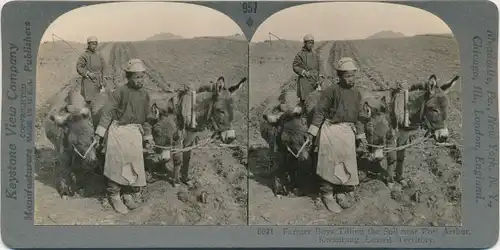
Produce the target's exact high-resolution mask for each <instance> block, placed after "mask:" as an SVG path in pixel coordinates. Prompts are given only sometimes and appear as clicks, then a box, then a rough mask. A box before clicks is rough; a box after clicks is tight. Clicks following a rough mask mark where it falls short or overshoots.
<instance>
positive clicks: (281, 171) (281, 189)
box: [272, 151, 288, 197]
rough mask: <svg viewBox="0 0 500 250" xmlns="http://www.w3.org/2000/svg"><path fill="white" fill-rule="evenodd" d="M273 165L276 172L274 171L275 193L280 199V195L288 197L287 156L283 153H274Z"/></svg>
mask: <svg viewBox="0 0 500 250" xmlns="http://www.w3.org/2000/svg"><path fill="white" fill-rule="evenodd" d="M273 164H274V165H275V170H274V171H273V187H272V189H273V192H274V195H275V196H277V197H280V195H287V194H288V192H287V190H286V188H287V187H286V179H287V178H286V177H287V173H286V167H285V164H286V162H285V156H284V155H283V152H282V151H278V152H274V159H273Z"/></svg>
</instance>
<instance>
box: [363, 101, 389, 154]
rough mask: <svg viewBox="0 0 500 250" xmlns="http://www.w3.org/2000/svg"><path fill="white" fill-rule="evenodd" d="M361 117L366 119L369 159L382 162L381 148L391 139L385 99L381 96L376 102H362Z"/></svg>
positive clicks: (382, 152)
mask: <svg viewBox="0 0 500 250" xmlns="http://www.w3.org/2000/svg"><path fill="white" fill-rule="evenodd" d="M363 115H364V117H365V118H366V122H365V135H366V140H367V142H368V144H370V146H369V152H370V154H371V158H372V159H374V160H377V161H379V160H382V159H383V158H384V151H383V147H384V146H386V145H387V144H388V140H390V139H392V130H391V125H390V116H389V106H388V103H387V100H386V97H385V96H383V97H382V98H381V99H380V100H378V101H376V102H373V101H372V102H370V101H366V100H365V101H364V103H363Z"/></svg>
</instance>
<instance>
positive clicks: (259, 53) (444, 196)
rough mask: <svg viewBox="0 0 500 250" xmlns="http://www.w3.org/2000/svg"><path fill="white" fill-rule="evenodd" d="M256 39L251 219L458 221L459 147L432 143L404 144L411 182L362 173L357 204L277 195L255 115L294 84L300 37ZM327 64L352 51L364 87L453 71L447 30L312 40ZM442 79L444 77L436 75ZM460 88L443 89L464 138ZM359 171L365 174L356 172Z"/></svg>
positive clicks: (456, 133) (457, 136)
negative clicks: (340, 207)
mask: <svg viewBox="0 0 500 250" xmlns="http://www.w3.org/2000/svg"><path fill="white" fill-rule="evenodd" d="M287 44H288V46H289V47H290V48H289V47H287V46H286V45H285V44H284V43H282V42H278V41H276V42H275V41H273V43H272V47H271V44H269V43H258V44H253V45H251V48H250V56H251V57H250V58H251V60H250V81H251V85H250V88H251V93H252V94H251V96H250V121H251V122H250V128H249V129H250V142H249V143H250V151H249V160H248V161H249V171H250V173H249V176H250V178H249V179H250V180H249V223H250V224H260V225H266V224H267V225H287V224H296V225H310V224H320V225H324V224H336V225H340V224H342V225H421V226H430V225H433V226H456V225H460V224H461V221H462V217H461V204H462V203H461V196H462V195H461V183H460V179H461V171H460V169H461V166H462V161H461V155H462V148H460V147H458V149H447V148H442V147H437V146H435V145H433V144H432V143H430V142H429V143H426V144H424V145H419V146H418V147H414V148H410V149H407V151H406V158H405V172H404V175H405V176H407V177H409V178H410V180H411V181H410V186H409V188H406V189H404V190H403V192H402V193H394V192H391V191H390V190H389V189H388V188H387V187H386V186H385V185H384V184H383V182H381V181H380V180H377V179H369V178H365V179H364V180H363V182H362V183H361V184H360V185H359V187H358V188H357V189H356V197H357V198H358V200H357V203H356V204H355V205H354V206H352V207H351V208H349V209H347V210H344V211H343V212H342V213H341V214H338V215H332V214H330V213H329V212H328V211H327V210H326V209H325V208H324V205H323V204H322V203H321V202H320V201H318V200H317V199H313V198H310V197H283V198H281V199H278V198H276V197H275V196H274V195H273V193H272V191H271V189H270V184H271V178H270V177H271V176H270V162H269V159H268V156H267V153H268V146H267V144H266V143H265V142H264V140H263V139H262V138H260V135H259V132H258V131H259V130H258V119H261V118H260V116H261V115H262V113H263V112H264V110H267V109H269V108H271V106H272V105H274V104H276V103H277V96H278V95H279V93H280V89H283V88H288V87H291V88H295V76H294V74H293V72H292V69H291V63H292V61H293V57H294V56H295V54H296V53H297V52H298V51H299V49H300V45H301V44H300V43H298V42H289V41H287ZM316 47H317V48H318V50H319V52H320V54H321V56H322V59H323V60H324V61H325V67H326V69H327V72H328V71H329V74H332V64H333V62H335V61H336V60H338V59H339V58H340V57H341V56H351V57H354V58H355V59H356V60H357V61H358V63H359V64H360V67H361V74H360V77H361V79H360V80H361V82H362V84H363V85H364V87H366V88H369V89H373V88H377V87H384V86H393V84H395V81H396V80H407V81H408V83H416V82H422V81H425V80H427V79H428V78H429V76H430V75H431V74H436V76H437V77H438V80H439V81H440V82H441V81H443V82H444V81H447V80H449V79H451V78H452V77H453V76H454V75H455V74H458V72H459V65H460V63H459V53H458V46H457V43H456V41H455V40H453V39H450V38H448V37H438V36H417V37H409V38H398V39H377V40H356V41H336V42H326V43H322V42H320V43H317V45H316ZM441 83H442V82H441ZM460 95H461V88H460V85H459V86H456V87H454V88H453V89H452V90H451V92H450V93H449V98H450V102H451V103H450V114H449V117H448V128H449V130H450V133H451V138H452V140H453V141H454V142H456V143H457V144H459V145H461V144H462V135H461V128H462V126H461V125H462V116H461V101H460ZM360 174H361V176H363V173H360Z"/></svg>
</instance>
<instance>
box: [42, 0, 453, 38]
mask: <svg viewBox="0 0 500 250" xmlns="http://www.w3.org/2000/svg"><path fill="white" fill-rule="evenodd" d="M382 30H392V31H395V32H401V33H403V34H405V35H414V34H422V33H451V30H450V29H449V28H448V26H447V25H446V24H445V23H444V22H443V21H441V19H439V18H438V17H436V16H434V15H433V14H430V13H428V12H426V11H423V10H420V9H417V8H413V7H407V6H402V5H395V4H385V3H341V2H337V3H314V4H307V5H301V6H296V7H291V8H288V9H285V10H283V11H281V12H278V13H276V14H274V15H273V16H271V17H270V18H268V19H267V20H266V21H265V22H264V23H263V24H262V25H261V26H259V28H258V30H257V32H256V33H255V35H254V37H253V39H252V41H262V40H265V39H269V32H272V33H274V34H276V35H278V36H279V37H280V38H283V39H290V40H301V39H302V37H303V36H304V34H305V33H312V34H313V35H314V36H315V38H316V39H317V40H336V39H362V38H366V37H368V36H370V35H372V34H374V33H376V32H379V31H382ZM161 32H170V33H173V34H176V35H180V36H182V37H185V38H192V37H196V36H227V35H234V34H235V33H242V31H241V29H240V28H239V27H238V25H236V23H234V22H233V21H232V20H231V19H230V18H229V17H227V16H226V15H224V14H222V13H220V12H218V11H215V10H212V9H210V8H207V7H203V6H198V5H191V4H182V3H168V2H167V3H155V2H149V3H144V2H143V3H107V4H99V5H92V6H87V7H82V8H79V9H75V10H73V11H70V12H68V13H65V14H64V15H61V16H60V17H59V18H58V19H56V20H55V21H54V22H53V23H52V24H51V25H50V26H49V28H48V29H47V30H46V32H45V34H44V37H43V38H42V41H51V40H52V34H53V33H55V34H56V35H57V36H60V37H62V38H63V39H65V40H69V41H76V42H85V39H86V37H87V36H90V35H96V36H98V37H99V40H101V41H137V40H144V39H146V38H148V37H150V36H152V35H154V34H157V33H161Z"/></svg>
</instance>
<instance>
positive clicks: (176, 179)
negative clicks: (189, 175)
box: [172, 140, 184, 187]
mask: <svg viewBox="0 0 500 250" xmlns="http://www.w3.org/2000/svg"><path fill="white" fill-rule="evenodd" d="M174 146H175V147H180V148H182V141H181V140H179V141H178V142H176V143H175V144H174ZM183 155H184V153H182V154H180V153H176V154H172V162H173V165H174V171H173V172H174V173H173V174H174V176H173V178H172V185H173V186H174V187H177V186H179V185H180V184H181V169H182V157H183Z"/></svg>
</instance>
